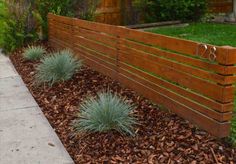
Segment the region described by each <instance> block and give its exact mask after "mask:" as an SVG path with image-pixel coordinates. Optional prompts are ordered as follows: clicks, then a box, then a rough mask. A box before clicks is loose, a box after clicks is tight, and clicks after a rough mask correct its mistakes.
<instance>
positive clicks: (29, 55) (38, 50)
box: [23, 46, 46, 60]
mask: <svg viewBox="0 0 236 164" xmlns="http://www.w3.org/2000/svg"><path fill="white" fill-rule="evenodd" d="M44 54H46V50H45V49H44V48H43V47H41V46H28V48H26V49H25V51H24V54H23V57H24V58H25V59H26V60H38V59H41V58H42V57H43V56H44Z"/></svg>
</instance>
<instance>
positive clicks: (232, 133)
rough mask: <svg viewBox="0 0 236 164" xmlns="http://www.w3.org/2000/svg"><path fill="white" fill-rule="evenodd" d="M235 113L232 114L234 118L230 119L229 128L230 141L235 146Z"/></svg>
mask: <svg viewBox="0 0 236 164" xmlns="http://www.w3.org/2000/svg"><path fill="white" fill-rule="evenodd" d="M235 114H236V113H235V112H234V116H233V119H232V127H231V140H232V141H233V143H234V145H235V146H236V115H235Z"/></svg>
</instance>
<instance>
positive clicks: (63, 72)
mask: <svg viewBox="0 0 236 164" xmlns="http://www.w3.org/2000/svg"><path fill="white" fill-rule="evenodd" d="M81 66H82V61H80V60H77V59H75V58H74V57H73V54H72V52H71V51H69V50H63V51H60V52H57V53H54V54H52V55H50V56H47V57H45V58H43V59H42V63H41V64H40V65H39V66H38V67H37V73H36V82H37V83H39V84H41V83H49V84H50V85H53V84H54V83H55V82H60V81H66V80H69V79H70V78H71V77H72V76H73V75H74V73H75V72H76V70H78V69H79V68H80V67H81Z"/></svg>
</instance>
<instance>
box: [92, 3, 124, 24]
mask: <svg viewBox="0 0 236 164" xmlns="http://www.w3.org/2000/svg"><path fill="white" fill-rule="evenodd" d="M96 14H97V15H98V16H97V17H96V21H97V22H101V23H106V24H113V25H120V24H121V22H122V21H121V17H122V16H121V0H101V3H100V5H99V6H98V9H97V11H96Z"/></svg>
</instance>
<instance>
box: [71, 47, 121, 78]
mask: <svg viewBox="0 0 236 164" xmlns="http://www.w3.org/2000/svg"><path fill="white" fill-rule="evenodd" d="M75 51H76V54H77V55H78V56H79V57H80V58H81V59H83V61H84V62H85V63H86V64H87V65H89V66H90V67H91V68H94V69H95V70H97V71H98V72H102V73H103V74H104V75H107V76H109V77H111V78H113V79H117V72H116V71H115V70H114V69H111V68H109V67H107V65H104V64H101V63H99V62H98V61H97V60H94V59H92V58H90V57H88V56H87V55H86V54H84V53H83V52H80V51H79V50H77V49H75Z"/></svg>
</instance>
